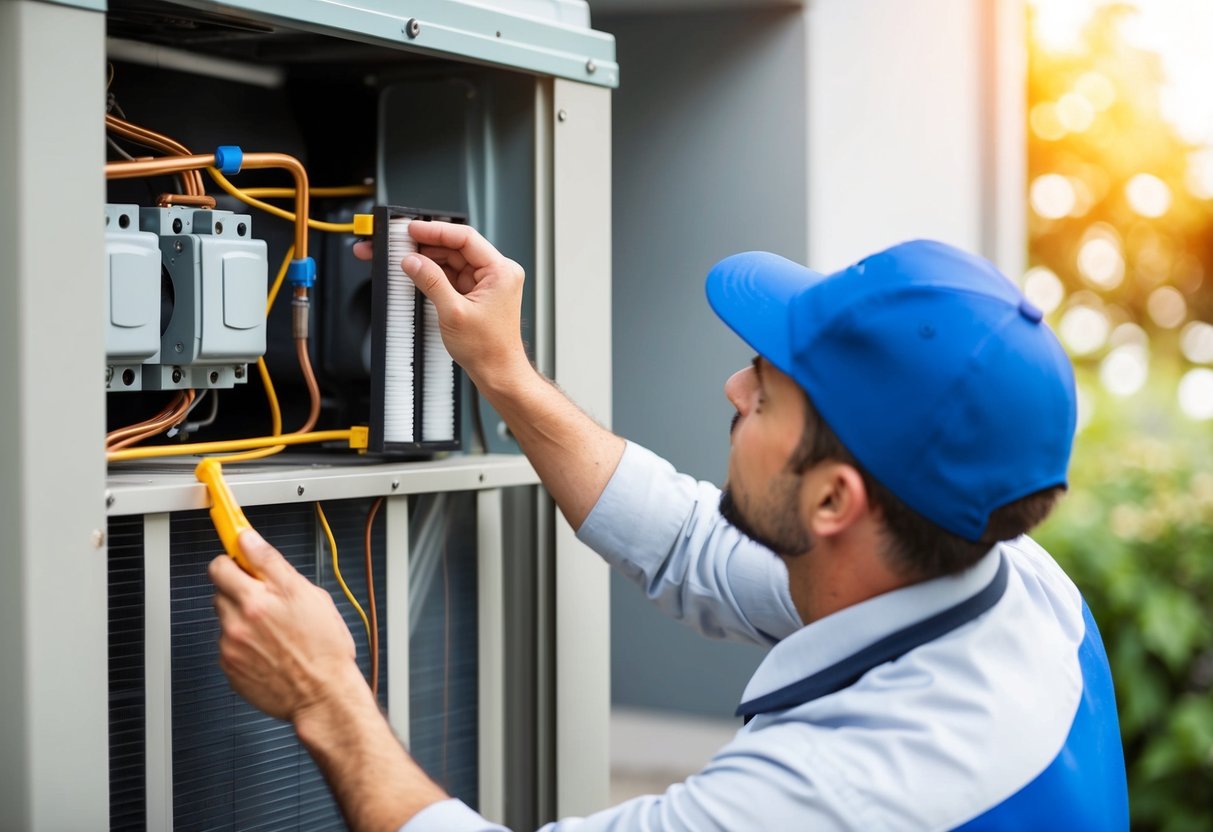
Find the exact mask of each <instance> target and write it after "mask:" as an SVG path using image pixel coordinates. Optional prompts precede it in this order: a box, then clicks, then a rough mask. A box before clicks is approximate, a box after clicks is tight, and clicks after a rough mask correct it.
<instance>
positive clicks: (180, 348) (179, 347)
mask: <svg viewBox="0 0 1213 832" xmlns="http://www.w3.org/2000/svg"><path fill="white" fill-rule="evenodd" d="M173 352H185V344H183V343H181V342H180V341H178V342H177V343H175V344H173Z"/></svg>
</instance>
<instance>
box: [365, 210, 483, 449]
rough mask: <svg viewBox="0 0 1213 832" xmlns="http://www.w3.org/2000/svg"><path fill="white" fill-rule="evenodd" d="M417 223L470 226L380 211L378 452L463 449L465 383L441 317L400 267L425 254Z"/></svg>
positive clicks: (375, 326) (375, 376)
mask: <svg viewBox="0 0 1213 832" xmlns="http://www.w3.org/2000/svg"><path fill="white" fill-rule="evenodd" d="M412 220H446V221H447V222H459V223H463V222H466V219H465V218H464V217H460V216H455V215H450V214H445V215H443V214H435V213H431V212H425V211H418V210H415V209H412V208H400V207H396V206H391V205H381V206H378V207H376V208H375V259H374V263H373V271H372V275H371V283H372V286H371V297H372V302H373V304H374V309H373V310H372V313H371V314H372V318H371V320H372V331H371V417H370V450H371V451H373V452H378V453H410V454H417V453H429V452H432V451H450V450H457V449H458V448H459V447H460V419H459V415H460V414H459V410H460V387H461V384H460V378H459V372H458V368H457V367H456V366H455V362H454V361H453V360H451V356H450V353H448V352H447V351H446V347H445V346H444V345H443V343H442V335H441V333H440V332H439V331H438V311H437V309H435V307H434V304H433V303H431V302H430V301H429V300H427V299H426V297H425V296H424V295H423V294H421V291H420V290H419V289H418V288H417V287H416V286H415V285H414V284H413V281H412V279H411V278H410V277H409V276H408V275H406V274H405V273H404V271H403V270H402V269H401V268H400V261H401V260H402V259H404V257H405V255H407V254H410V253H413V252H416V251H417V243H416V241H414V240H413V238H412V237H410V236H409V228H408V226H409V222H410V221H412Z"/></svg>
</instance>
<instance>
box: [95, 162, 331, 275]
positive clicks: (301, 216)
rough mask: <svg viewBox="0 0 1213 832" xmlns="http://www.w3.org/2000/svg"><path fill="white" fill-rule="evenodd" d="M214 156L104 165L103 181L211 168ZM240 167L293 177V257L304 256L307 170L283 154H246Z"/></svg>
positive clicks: (305, 249) (305, 252) (305, 246)
mask: <svg viewBox="0 0 1213 832" xmlns="http://www.w3.org/2000/svg"><path fill="white" fill-rule="evenodd" d="M214 165H215V154H213V153H206V154H202V153H194V154H191V155H189V156H170V157H163V158H160V159H151V160H148V161H139V162H106V163H105V178H106V179H137V178H139V177H141V176H155V175H157V174H161V173H178V172H180V171H183V170H199V169H201V168H207V167H214ZM241 167H243V168H249V169H256V168H284V169H286V170H288V171H290V173H291V176H293V177H294V178H295V257H296V258H297V259H299V260H303V259H305V258H306V257H307V210H308V185H307V171H306V170H304V168H303V164H302V163H301V162H300V161H299V160H298V159H296V158H295V157H294V156H288V155H286V154H285V153H246V154H244V159H243V161H242V163H241Z"/></svg>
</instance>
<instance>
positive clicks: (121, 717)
mask: <svg viewBox="0 0 1213 832" xmlns="http://www.w3.org/2000/svg"><path fill="white" fill-rule="evenodd" d="M108 537H109V580H108V584H109V720H110V829H113V830H122V829H143V828H144V826H145V825H146V823H147V808H146V806H147V792H146V789H147V772H146V768H145V763H146V755H145V750H144V749H145V745H146V743H145V740H144V735H145V730H144V720H145V716H144V704H143V703H144V697H143V518H142V517H116V518H114V519H113V520H110V522H109V530H108Z"/></svg>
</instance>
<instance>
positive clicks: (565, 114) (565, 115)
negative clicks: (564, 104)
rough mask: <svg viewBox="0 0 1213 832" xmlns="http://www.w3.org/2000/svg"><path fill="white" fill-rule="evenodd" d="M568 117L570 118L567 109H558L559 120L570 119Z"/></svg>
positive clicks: (557, 116)
mask: <svg viewBox="0 0 1213 832" xmlns="http://www.w3.org/2000/svg"><path fill="white" fill-rule="evenodd" d="M568 119H569V113H568V111H567V110H564V109H561V110H557V111H556V120H557V121H568Z"/></svg>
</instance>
